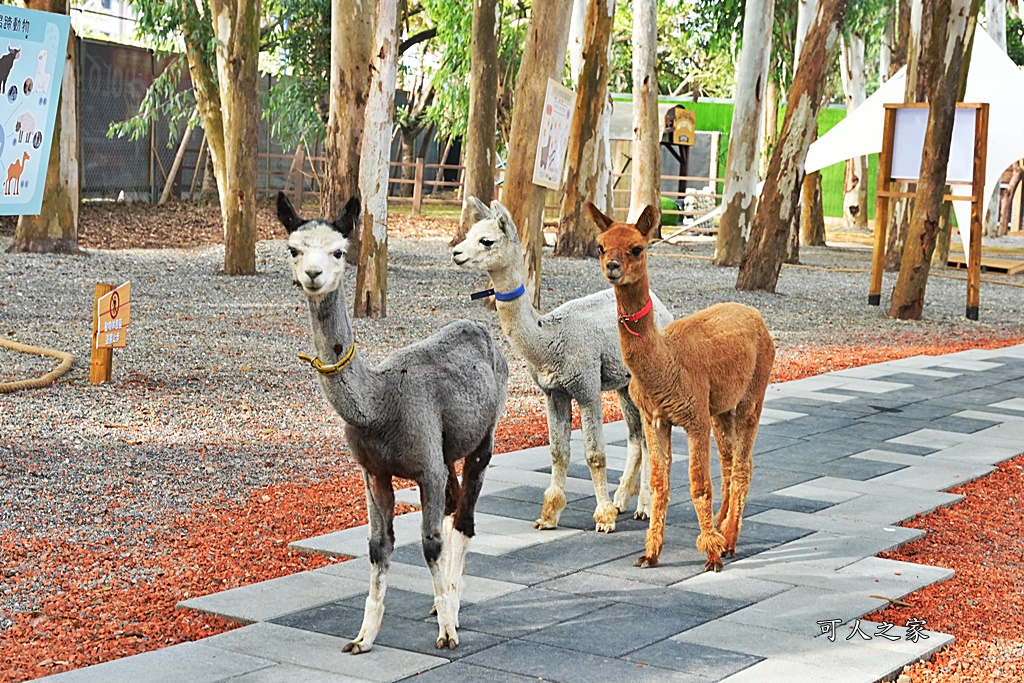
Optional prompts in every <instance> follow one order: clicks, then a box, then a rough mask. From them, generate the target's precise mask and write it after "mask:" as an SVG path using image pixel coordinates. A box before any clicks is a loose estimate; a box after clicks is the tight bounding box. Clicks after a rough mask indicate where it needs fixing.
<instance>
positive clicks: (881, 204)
mask: <svg viewBox="0 0 1024 683" xmlns="http://www.w3.org/2000/svg"><path fill="white" fill-rule="evenodd" d="M956 107H957V115H956V119H955V122H954V126H953V139H952V142H951V143H950V145H951V146H950V153H949V164H948V165H947V171H946V181H947V183H949V184H953V185H970V187H971V194H970V195H953V194H947V195H944V196H943V199H944V200H946V201H966V202H971V224H970V226H963V225H962V226H960V230H965V229H969V230H970V233H969V237H970V242H969V249H968V250H967V251H968V255H967V308H966V312H965V315H966V317H967V318H968V319H969V320H977V319H978V305H979V300H980V293H981V230H982V226H981V217H982V211H984V207H985V203H984V202H985V198H984V197H982V194H983V192H984V189H985V162H986V158H987V154H988V104H987V103H983V104H964V103H962V102H961V103H958V104H957V105H956ZM927 113H928V105H927V104H921V103H917V104H887V105H885V120H884V122H883V127H882V153H881V154H880V155H879V157H878V190H877V192H876V196H877V204H876V208H875V243H874V251H873V253H872V258H871V288H870V289H869V290H868V304H870V305H872V306H879V305H881V299H882V269H883V265H884V263H885V249H886V232H887V231H888V228H889V200H890V199H893V198H896V197H915V196H916V193H915V192H897V191H895V190H893V189H892V183H893V181H894V180H898V181H906V182H911V183H916V182H917V181H918V174H919V172H920V168H921V151H922V148H923V146H924V131H925V125H926V124H927ZM961 121H963V123H962V124H961ZM894 168H895V169H896V170H894Z"/></svg>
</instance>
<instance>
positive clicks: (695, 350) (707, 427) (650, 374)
mask: <svg viewBox="0 0 1024 683" xmlns="http://www.w3.org/2000/svg"><path fill="white" fill-rule="evenodd" d="M587 211H588V212H589V213H590V215H591V217H592V218H593V219H594V222H595V223H597V226H598V228H599V229H600V230H601V234H600V235H599V236H598V240H597V241H598V245H599V249H600V251H601V268H602V272H603V273H604V275H605V278H607V279H608V281H609V282H611V284H612V285H613V286H614V287H615V297H616V300H617V302H618V306H619V313H620V315H630V314H635V313H636V312H637V311H640V310H641V309H642V308H643V307H644V305H645V304H646V303H647V300H648V297H649V296H650V294H649V290H648V277H647V244H648V242H649V236H650V234H651V231H652V229H653V228H654V225H655V223H656V221H657V214H656V210H655V209H654V207H651V206H649V207H647V208H646V209H644V212H643V213H642V214H641V215H640V218H639V219H638V220H637V222H636V223H635V224H631V223H622V222H616V221H614V220H612V219H611V218H609V217H608V216H605V215H604V214H603V213H601V211H599V210H598V209H597V207H595V206H594V205H593V204H590V203H588V204H587ZM628 326H629V327H628V328H627V327H626V324H623V323H621V322H620V325H619V342H620V344H621V345H622V357H623V360H624V361H625V363H626V367H628V368H629V371H630V373H632V375H633V379H632V382H631V383H630V386H629V394H630V396H631V397H632V398H633V401H634V402H635V403H636V405H637V407H638V408H639V409H640V413H641V414H642V415H643V418H644V430H645V432H646V436H647V445H648V448H649V450H650V454H651V496H652V512H651V523H650V527H649V528H648V531H647V544H646V545H647V547H646V552H645V553H644V555H643V556H641V557H640V558H639V559H638V560H637V561H636V564H637V565H638V566H644V567H653V566H656V565H657V564H658V558H659V556H660V555H661V549H662V547H663V545H664V539H665V515H666V508H667V506H668V495H669V474H670V471H671V467H672V427H673V426H679V427H682V428H683V429H685V430H686V436H687V441H688V444H689V450H690V472H689V474H690V497H691V498H692V500H693V506H694V508H695V509H696V511H697V518H698V521H699V522H700V535H699V536H698V537H697V549H698V550H700V552H701V553H704V554H706V555H707V557H708V559H707V563H706V564H705V570H708V571H720V570H721V569H722V559H721V558H722V556H723V555H725V556H726V557H731V556H733V555H735V552H736V540H737V538H738V536H739V532H740V526H741V524H742V518H743V506H744V504H745V503H746V498H747V491H748V490H749V488H750V478H751V475H752V473H753V458H752V455H751V454H752V451H753V448H754V438H755V436H756V435H757V426H758V421H759V420H760V418H761V408H762V406H763V404H764V395H765V390H766V389H767V388H768V379H769V376H770V375H771V370H772V364H773V362H774V360H775V344H774V342H773V341H772V338H771V335H770V334H769V333H768V328H767V327H766V326H765V324H764V321H763V320H762V319H761V314H760V313H758V312H757V311H756V310H755V309H753V308H751V307H749V306H744V305H742V304H738V303H723V304H716V305H714V306H711V307H710V308H707V309H705V310H703V311H699V312H697V313H694V314H693V315H691V316H688V317H686V318H682V319H680V320H676V321H675V322H673V323H671V324H670V325H669V326H668V327H666V328H665V329H664V330H658V328H657V326H656V325H655V324H654V321H653V319H652V318H651V316H649V315H648V316H644V317H643V318H641V319H640V320H638V321H636V322H629V323H628ZM630 330H632V332H630ZM634 333H635V334H634ZM712 431H714V434H715V442H716V443H717V444H718V452H719V457H720V459H721V465H722V505H721V507H720V508H719V511H718V517H717V519H716V520H715V522H714V524H712V497H713V493H712V489H711V432H712Z"/></svg>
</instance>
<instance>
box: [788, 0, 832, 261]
mask: <svg viewBox="0 0 1024 683" xmlns="http://www.w3.org/2000/svg"><path fill="white" fill-rule="evenodd" d="M817 4H818V3H817V0H797V17H796V40H795V41H794V43H793V74H794V76H795V74H796V72H797V69H799V68H800V57H801V55H802V54H803V49H804V43H805V42H806V40H807V31H808V30H809V29H810V26H811V22H812V21H813V20H814V16H815V12H816V11H817ZM817 128H818V126H817V122H815V125H814V129H815V130H814V136H813V137H812V138H811V142H814V141H815V140H816V139H817V138H818V131H817ZM800 201H801V207H800V213H799V214H798V215H797V216H796V218H795V220H794V221H793V224H792V226H790V233H789V242H788V246H787V247H786V255H785V259H784V263H800V238H801V236H802V235H807V237H808V238H809V239H813V238H814V237H816V236H818V235H820V236H821V240H822V241H823V242H824V239H825V210H824V208H823V207H821V206H808V207H806V208H804V207H803V204H804V203H806V202H817V203H819V204H820V202H821V174H820V173H819V174H817V175H815V174H811V177H810V178H806V177H805V178H804V179H803V184H802V187H801V192H800ZM819 216H820V217H821V223H820V224H818V223H814V222H812V223H808V224H807V225H805V224H804V220H808V221H813V220H814V219H815V218H817V217H819Z"/></svg>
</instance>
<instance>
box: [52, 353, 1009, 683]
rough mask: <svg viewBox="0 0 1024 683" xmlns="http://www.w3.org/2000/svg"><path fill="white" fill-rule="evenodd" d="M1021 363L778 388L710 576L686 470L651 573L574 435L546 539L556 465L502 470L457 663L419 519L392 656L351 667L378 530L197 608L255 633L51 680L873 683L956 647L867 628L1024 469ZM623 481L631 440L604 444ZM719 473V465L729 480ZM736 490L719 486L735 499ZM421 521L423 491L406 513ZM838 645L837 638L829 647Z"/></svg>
mask: <svg viewBox="0 0 1024 683" xmlns="http://www.w3.org/2000/svg"><path fill="white" fill-rule="evenodd" d="M1021 396H1024V346H1018V347H1011V348H1007V349H999V350H993V351H978V350H973V351H967V352H962V353H958V354H951V355H947V356H937V357H923V356H919V357H915V358H908V359H904V360H899V361H892V362H888V363H882V364H878V365H872V366H868V367H862V368H855V369H851V370H845V371H841V372H834V373H830V374H828V375H822V376H819V377H812V378H807V379H804V380H799V381H796V382H788V383H784V384H775V385H772V386H771V387H769V391H768V403H767V404H766V409H765V411H764V416H763V419H762V426H761V430H760V433H759V434H758V439H757V445H756V449H755V470H754V481H753V485H752V487H751V495H750V498H749V500H748V506H747V516H746V520H745V524H744V527H743V532H742V534H741V536H740V545H739V548H738V551H737V557H736V558H735V559H732V560H730V561H728V563H727V564H726V565H725V570H724V571H723V572H722V573H720V574H706V573H704V572H703V566H704V558H703V557H702V556H701V555H700V554H699V553H698V552H697V551H696V549H695V548H694V547H693V546H694V539H695V536H696V533H697V524H696V516H695V515H694V512H693V507H692V505H691V504H690V501H689V495H688V482H687V479H686V471H687V470H686V463H685V462H681V461H685V460H686V450H685V444H686V435H685V434H684V433H683V432H681V431H680V432H678V433H676V434H674V435H673V442H674V451H675V458H676V463H675V467H674V474H675V477H674V479H673V481H672V491H673V498H672V503H671V505H670V507H669V513H668V523H669V527H668V531H667V534H666V547H665V552H664V555H663V556H662V564H661V566H659V567H658V568H656V569H637V568H636V567H634V566H633V559H634V558H635V557H636V556H637V555H638V554H639V553H640V552H641V550H642V548H643V540H644V534H645V530H646V522H639V521H635V520H633V519H632V518H631V517H630V516H629V515H628V514H623V515H622V516H621V517H620V519H619V523H618V528H617V530H616V531H615V533H613V534H611V535H604V534H597V533H595V532H594V531H593V520H592V519H591V516H590V515H591V513H592V511H593V502H592V500H593V499H592V496H593V489H592V486H591V484H590V481H589V474H588V472H587V470H586V467H585V466H583V465H582V462H583V460H582V443H581V441H580V438H579V435H578V434H574V435H573V447H574V457H575V459H576V462H577V463H580V464H579V465H578V466H576V467H574V468H572V469H571V470H570V479H569V483H568V486H567V488H566V492H567V499H568V501H569V506H568V508H567V509H566V511H565V513H564V514H563V516H562V520H561V527H560V528H559V529H558V530H557V531H545V532H541V531H536V530H534V529H533V527H532V521H533V520H534V519H535V517H536V515H537V513H538V510H539V507H540V501H541V497H542V494H543V491H544V488H545V487H546V486H547V482H548V475H547V472H548V471H549V467H550V462H549V456H548V451H547V449H546V448H533V449H529V450H526V451H520V452H517V453H507V454H502V455H499V456H496V457H495V458H494V464H493V466H492V467H491V468H490V470H489V472H488V475H487V485H486V487H485V490H484V491H485V492H484V495H483V497H482V498H481V500H480V505H479V508H478V510H479V512H480V514H479V519H478V524H477V536H476V538H474V539H473V541H472V543H471V544H470V549H471V552H470V554H469V557H468V561H467V589H466V594H465V598H464V602H463V609H462V613H461V619H460V621H461V626H460V629H459V634H460V636H461V644H460V646H459V647H458V648H457V649H456V650H453V651H437V650H435V649H434V647H433V643H434V640H435V637H436V634H437V626H436V623H435V621H434V619H433V618H431V617H430V616H429V614H428V612H429V610H430V607H431V605H432V598H431V585H430V579H429V574H428V572H427V571H426V569H425V568H424V567H423V560H422V555H421V554H420V549H419V514H418V513H411V514H408V515H405V516H404V517H402V518H399V520H397V523H396V525H395V531H396V535H397V545H398V547H397V549H396V551H395V554H394V557H393V565H392V569H391V571H390V572H389V574H388V585H389V590H388V595H387V609H386V612H385V617H384V623H383V628H382V629H381V632H380V635H379V637H378V639H377V644H376V646H375V647H374V649H373V651H372V652H370V653H367V654H364V655H360V656H358V657H352V656H350V655H346V654H343V653H342V651H341V648H342V646H343V645H344V644H345V642H347V640H348V639H350V638H351V637H353V636H354V635H355V634H356V632H357V631H358V629H359V625H360V623H361V620H362V606H363V601H364V599H365V593H366V584H367V579H368V560H367V558H366V554H367V548H366V529H365V528H362V527H361V528H355V529H347V530H345V531H339V532H337V533H333V534H327V535H324V536H319V537H316V538H311V539H303V540H296V541H295V542H294V543H293V544H292V547H293V548H294V549H297V550H301V551H305V552H313V553H320V554H324V555H328V556H332V557H338V558H339V560H341V559H345V558H353V559H348V560H347V561H339V562H338V563H336V564H332V565H330V566H328V567H324V568H322V569H318V570H315V571H309V572H304V573H301V574H296V575H293V576H287V577H283V578H280V579H275V580H273V581H267V582H264V583H261V584H256V585H253V586H246V587H243V588H238V589H234V590H230V591H225V592H222V593H216V594H213V595H208V596H203V597H197V598H193V599H191V600H187V601H185V602H183V603H181V604H180V605H179V607H180V608H182V609H195V610H199V611H202V612H206V613H211V614H219V615H223V616H225V617H227V618H229V619H232V620H234V621H237V622H239V623H243V624H247V625H246V626H244V627H243V628H240V629H237V630H234V631H230V632H227V633H223V634H220V635H217V636H213V637H210V638H206V639H204V640H202V641H198V642H195V643H187V644H183V645H177V646H174V647H169V648H166V649H163V650H157V651H154V652H149V653H146V654H143V655H138V656H135V657H128V658H125V659H121V660H117V661H114V662H109V663H106V664H101V665H98V666H94V667H90V668H87V669H80V670H77V671H72V672H69V673H66V674H60V675H57V676H52V677H50V678H49V679H47V680H54V681H59V682H60V683H73V682H79V681H80V682H88V683H92V682H100V681H102V682H103V683H110V682H117V681H126V682H127V681H141V680H145V681H189V682H193V681H203V682H205V681H209V682H211V683H213V682H220V681H230V682H231V683H279V682H280V683H287V682H291V681H302V682H304V683H305V682H310V683H319V682H320V681H339V682H342V683H345V682H349V681H399V680H409V681H413V680H423V681H445V683H457V682H459V681H483V680H486V681H495V682H498V683H501V682H503V681H507V682H509V683H518V682H521V681H529V680H537V679H538V678H543V679H544V680H547V681H562V682H563V683H574V682H575V681H580V682H581V683H583V682H586V683H599V682H600V681H609V682H614V683H621V682H622V681H684V682H698V681H699V682H700V683H710V682H711V681H727V682H728V683H747V682H755V683H756V682H761V681H806V680H828V681H843V682H846V681H849V682H850V683H874V681H878V680H881V679H883V678H886V677H889V676H891V675H892V674H893V673H894V672H897V671H899V670H900V669H902V667H903V666H904V665H906V664H909V663H911V662H913V661H915V660H917V659H919V658H925V657H928V656H930V655H931V654H932V653H934V652H935V651H936V650H938V649H940V648H942V647H944V646H946V645H948V644H949V643H951V642H952V640H953V639H952V637H951V636H949V635H945V634H941V633H936V632H932V631H928V630H927V629H926V626H925V630H923V631H920V632H918V631H917V629H914V630H910V631H908V629H907V628H905V627H904V626H902V625H897V626H895V627H894V628H892V629H891V630H889V631H887V632H885V633H884V634H883V633H880V632H879V625H878V624H875V623H873V622H867V621H863V622H862V621H860V618H861V617H863V616H864V615H865V614H868V613H870V612H873V611H875V610H877V609H878V608H880V607H882V606H884V605H885V604H886V599H898V598H902V597H904V596H906V595H908V594H910V593H912V592H913V591H915V590H918V589H920V588H922V587H923V586H926V585H929V584H931V583H935V582H937V581H944V580H947V579H949V578H950V577H951V576H952V574H953V572H952V571H950V570H948V569H944V568H941V567H928V566H923V565H916V564H909V563H904V562H895V561H891V560H884V559H879V558H877V557H875V556H876V555H877V554H878V553H879V552H882V551H884V550H888V549H891V548H895V547H897V546H899V545H901V544H903V543H906V542H908V541H910V540H913V539H915V538H918V537H920V536H921V535H922V533H923V532H921V531H918V530H914V529H908V528H904V527H901V526H898V524H899V523H900V522H901V521H903V520H905V519H908V518H910V517H912V516H914V515H917V514H921V513H926V512H928V511H931V510H934V509H935V508H936V507H939V506H943V505H950V504H953V503H955V502H957V501H958V500H960V496H957V495H954V494H950V493H947V492H946V490H947V489H950V488H953V487H955V486H957V485H959V484H961V483H963V482H966V481H969V480H971V479H973V478H976V477H979V476H982V475H984V474H986V473H988V472H990V471H992V469H993V465H994V464H995V463H997V462H1000V461H1002V460H1005V459H1007V458H1010V457H1013V456H1015V455H1017V454H1018V453H1019V452H1020V451H1021V450H1024V445H1022V444H1024V398H1019V397H1021ZM605 433H606V436H607V438H608V440H609V446H608V469H609V472H610V477H609V478H610V479H612V480H614V478H615V477H617V475H618V472H620V471H621V469H622V467H623V465H624V463H625V458H626V451H625V448H624V446H625V428H624V426H623V425H622V424H621V423H616V424H609V425H606V426H605ZM716 468H717V466H716ZM716 486H717V482H716ZM399 496H400V498H401V500H403V501H405V502H410V503H415V502H416V501H417V496H416V494H415V492H409V493H401V494H399ZM829 629H831V630H829Z"/></svg>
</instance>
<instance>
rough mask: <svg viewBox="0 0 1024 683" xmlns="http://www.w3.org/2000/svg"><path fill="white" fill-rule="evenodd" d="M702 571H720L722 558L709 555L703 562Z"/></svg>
mask: <svg viewBox="0 0 1024 683" xmlns="http://www.w3.org/2000/svg"><path fill="white" fill-rule="evenodd" d="M704 571H706V572H715V573H718V572H720V571H722V560H721V559H720V558H717V557H709V558H708V561H707V562H705V563H704Z"/></svg>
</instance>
